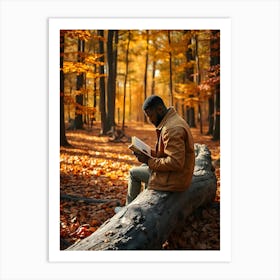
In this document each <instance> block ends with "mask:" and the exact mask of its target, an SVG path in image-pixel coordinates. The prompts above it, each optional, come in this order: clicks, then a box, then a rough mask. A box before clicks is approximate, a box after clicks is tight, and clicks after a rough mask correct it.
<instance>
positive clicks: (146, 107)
mask: <svg viewBox="0 0 280 280" xmlns="http://www.w3.org/2000/svg"><path fill="white" fill-rule="evenodd" d="M142 109H143V111H144V112H145V115H146V116H147V117H148V119H149V121H150V122H151V123H152V124H153V125H154V126H158V125H159V124H160V122H161V121H162V119H163V117H164V116H165V114H166V112H167V108H166V106H165V104H164V102H163V100H162V99H161V98H160V97H159V96H157V95H151V96H149V97H148V98H147V99H146V100H145V101H144V103H143V106H142Z"/></svg>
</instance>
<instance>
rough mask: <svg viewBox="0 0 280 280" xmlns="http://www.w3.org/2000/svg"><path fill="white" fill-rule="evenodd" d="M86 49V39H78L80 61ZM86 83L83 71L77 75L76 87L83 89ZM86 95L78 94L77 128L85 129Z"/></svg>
mask: <svg viewBox="0 0 280 280" xmlns="http://www.w3.org/2000/svg"><path fill="white" fill-rule="evenodd" d="M84 50H85V41H83V40H80V39H78V62H83V61H84V58H83V53H84ZM83 84H84V74H83V73H81V74H79V75H78V76H77V82H76V89H77V91H81V90H82V88H83ZM83 102H84V95H83V93H80V94H78V95H76V104H77V105H76V110H75V128H76V129H83V115H82V113H81V108H82V106H83V105H84V104H83Z"/></svg>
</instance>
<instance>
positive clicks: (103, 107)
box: [98, 30, 108, 135]
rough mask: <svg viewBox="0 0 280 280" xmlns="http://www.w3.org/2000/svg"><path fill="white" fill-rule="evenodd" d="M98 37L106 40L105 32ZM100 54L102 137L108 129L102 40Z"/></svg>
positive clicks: (99, 32) (101, 41) (99, 33)
mask: <svg viewBox="0 0 280 280" xmlns="http://www.w3.org/2000/svg"><path fill="white" fill-rule="evenodd" d="M98 36H100V37H101V38H104V30H98ZM99 54H101V55H102V56H101V57H100V58H99V61H100V66H99V74H100V75H101V77H100V79H99V91H100V98H99V110H100V113H101V131H100V134H101V135H105V134H106V132H107V130H108V129H107V127H106V120H107V117H106V95H105V78H104V42H103V40H102V39H100V40H99Z"/></svg>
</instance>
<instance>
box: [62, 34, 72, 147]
mask: <svg viewBox="0 0 280 280" xmlns="http://www.w3.org/2000/svg"><path fill="white" fill-rule="evenodd" d="M64 34H65V31H62V30H61V31H60V146H70V144H69V143H68V141H67V138H66V134H65V114H64V73H63V70H62V69H63V61H64V58H63V55H64V41H65V39H64Z"/></svg>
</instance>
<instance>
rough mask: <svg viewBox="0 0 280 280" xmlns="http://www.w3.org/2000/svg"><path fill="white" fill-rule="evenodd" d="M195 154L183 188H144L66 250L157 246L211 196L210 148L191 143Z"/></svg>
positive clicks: (212, 174) (130, 248) (145, 248)
mask: <svg viewBox="0 0 280 280" xmlns="http://www.w3.org/2000/svg"><path fill="white" fill-rule="evenodd" d="M195 154H196V162H195V170H194V175H193V179H192V183H191V186H190V188H189V189H188V190H187V191H184V192H162V191H154V190H148V189H146V190H145V191H143V192H142V193H140V194H139V195H138V197H137V198H136V199H135V200H134V201H133V202H132V203H130V204H129V205H128V206H125V207H124V208H123V209H122V210H121V211H120V212H119V213H117V214H116V215H114V216H113V217H112V218H111V219H109V220H107V221H106V222H105V223H104V224H103V225H102V226H101V227H100V228H99V229H98V230H97V231H96V232H94V233H93V234H92V235H90V236H89V237H87V238H85V239H83V240H81V241H80V242H78V243H76V244H74V245H72V246H70V247H69V248H68V249H67V250H159V249H161V248H162V244H163V243H164V242H165V241H166V240H167V239H168V236H169V235H170V233H171V232H172V231H173V230H174V229H175V228H176V227H177V226H178V224H180V223H183V222H184V220H185V218H186V217H187V216H189V215H190V214H191V213H192V212H193V211H194V210H195V209H196V208H198V207H201V206H204V205H207V204H208V203H211V202H212V201H213V200H214V198H215V195H216V186H217V183H216V177H215V173H214V170H213V167H212V164H211V154H210V151H209V149H208V148H207V147H206V146H205V145H199V144H195Z"/></svg>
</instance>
